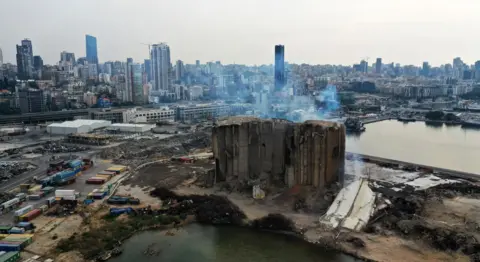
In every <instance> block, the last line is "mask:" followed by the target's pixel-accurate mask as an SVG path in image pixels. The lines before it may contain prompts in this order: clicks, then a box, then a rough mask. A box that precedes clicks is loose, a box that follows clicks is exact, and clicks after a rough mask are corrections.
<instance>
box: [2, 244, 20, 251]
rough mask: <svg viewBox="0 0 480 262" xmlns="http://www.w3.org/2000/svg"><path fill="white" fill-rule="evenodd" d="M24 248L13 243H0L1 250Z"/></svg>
mask: <svg viewBox="0 0 480 262" xmlns="http://www.w3.org/2000/svg"><path fill="white" fill-rule="evenodd" d="M20 250H22V248H21V246H20V245H12V244H0V251H6V252H9V251H20Z"/></svg>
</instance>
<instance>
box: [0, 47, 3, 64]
mask: <svg viewBox="0 0 480 262" xmlns="http://www.w3.org/2000/svg"><path fill="white" fill-rule="evenodd" d="M2 65H3V53H2V49H1V48H0V66H2Z"/></svg>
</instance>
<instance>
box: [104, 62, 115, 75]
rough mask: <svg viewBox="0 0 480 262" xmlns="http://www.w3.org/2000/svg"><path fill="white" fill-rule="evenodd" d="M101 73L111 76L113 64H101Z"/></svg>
mask: <svg viewBox="0 0 480 262" xmlns="http://www.w3.org/2000/svg"><path fill="white" fill-rule="evenodd" d="M103 72H105V74H109V75H112V72H113V62H105V63H104V64H103Z"/></svg>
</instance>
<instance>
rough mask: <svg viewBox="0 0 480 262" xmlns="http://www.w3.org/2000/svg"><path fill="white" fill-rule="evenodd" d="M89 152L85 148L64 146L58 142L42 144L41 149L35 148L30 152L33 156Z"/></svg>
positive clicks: (87, 148)
mask: <svg viewBox="0 0 480 262" xmlns="http://www.w3.org/2000/svg"><path fill="white" fill-rule="evenodd" d="M87 150H90V148H89V147H87V146H80V145H70V144H64V143H60V142H51V141H48V142H46V143H45V144H43V146H42V147H38V148H35V149H34V150H32V152H33V153H35V154H44V153H71V152H79V151H87Z"/></svg>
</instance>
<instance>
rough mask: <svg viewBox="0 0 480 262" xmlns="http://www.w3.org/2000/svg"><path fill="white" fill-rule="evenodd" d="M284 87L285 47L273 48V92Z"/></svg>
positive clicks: (277, 46)
mask: <svg viewBox="0 0 480 262" xmlns="http://www.w3.org/2000/svg"><path fill="white" fill-rule="evenodd" d="M284 86H285V47H284V46H283V45H276V46H275V90H277V91H278V90H281V89H282V88H283V87H284Z"/></svg>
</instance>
